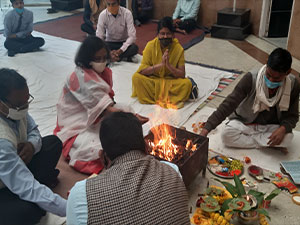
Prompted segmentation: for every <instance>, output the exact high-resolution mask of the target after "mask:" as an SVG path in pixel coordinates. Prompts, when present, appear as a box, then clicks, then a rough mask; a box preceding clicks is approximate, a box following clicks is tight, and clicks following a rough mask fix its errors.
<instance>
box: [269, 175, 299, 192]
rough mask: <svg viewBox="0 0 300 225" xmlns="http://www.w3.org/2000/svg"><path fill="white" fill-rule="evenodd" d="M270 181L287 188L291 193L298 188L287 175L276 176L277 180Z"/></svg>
mask: <svg viewBox="0 0 300 225" xmlns="http://www.w3.org/2000/svg"><path fill="white" fill-rule="evenodd" d="M272 183H273V184H275V185H276V186H277V187H278V188H280V189H286V190H288V191H289V192H290V193H291V194H293V193H296V192H297V191H298V188H297V187H296V186H295V185H294V184H293V183H292V182H291V181H290V180H289V179H288V178H287V177H278V180H274V181H272Z"/></svg>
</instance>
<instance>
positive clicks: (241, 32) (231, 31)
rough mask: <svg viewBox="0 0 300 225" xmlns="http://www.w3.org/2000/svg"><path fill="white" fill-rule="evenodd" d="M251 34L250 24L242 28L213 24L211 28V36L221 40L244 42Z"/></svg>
mask: <svg viewBox="0 0 300 225" xmlns="http://www.w3.org/2000/svg"><path fill="white" fill-rule="evenodd" d="M250 33H251V24H247V25H246V26H243V27H235V26H224V25H219V24H214V25H213V26H212V28H211V36H212V37H216V38H223V39H234V40H244V39H245V38H246V37H247V36H248V35H249V34H250Z"/></svg>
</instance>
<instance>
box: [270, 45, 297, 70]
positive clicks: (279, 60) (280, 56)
mask: <svg viewBox="0 0 300 225" xmlns="http://www.w3.org/2000/svg"><path fill="white" fill-rule="evenodd" d="M267 65H268V67H270V68H271V69H272V70H274V71H276V72H280V73H286V72H288V70H289V69H291V66H292V56H291V54H290V53H289V52H288V51H287V50H285V49H283V48H276V49H275V50H274V51H273V52H272V53H271V54H270V56H269V58H268V63H267Z"/></svg>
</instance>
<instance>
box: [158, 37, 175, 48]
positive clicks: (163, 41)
mask: <svg viewBox="0 0 300 225" xmlns="http://www.w3.org/2000/svg"><path fill="white" fill-rule="evenodd" d="M159 41H160V43H161V44H162V46H164V47H168V46H169V45H170V44H171V43H172V41H173V40H172V38H160V39H159Z"/></svg>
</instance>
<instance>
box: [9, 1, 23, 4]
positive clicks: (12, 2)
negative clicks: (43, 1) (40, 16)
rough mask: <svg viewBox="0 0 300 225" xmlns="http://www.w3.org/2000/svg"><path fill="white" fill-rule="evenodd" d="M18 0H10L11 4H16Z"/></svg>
mask: <svg viewBox="0 0 300 225" xmlns="http://www.w3.org/2000/svg"><path fill="white" fill-rule="evenodd" d="M15 1H17V0H10V2H11V4H14V2H15ZM21 1H22V2H24V0H21Z"/></svg>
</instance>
